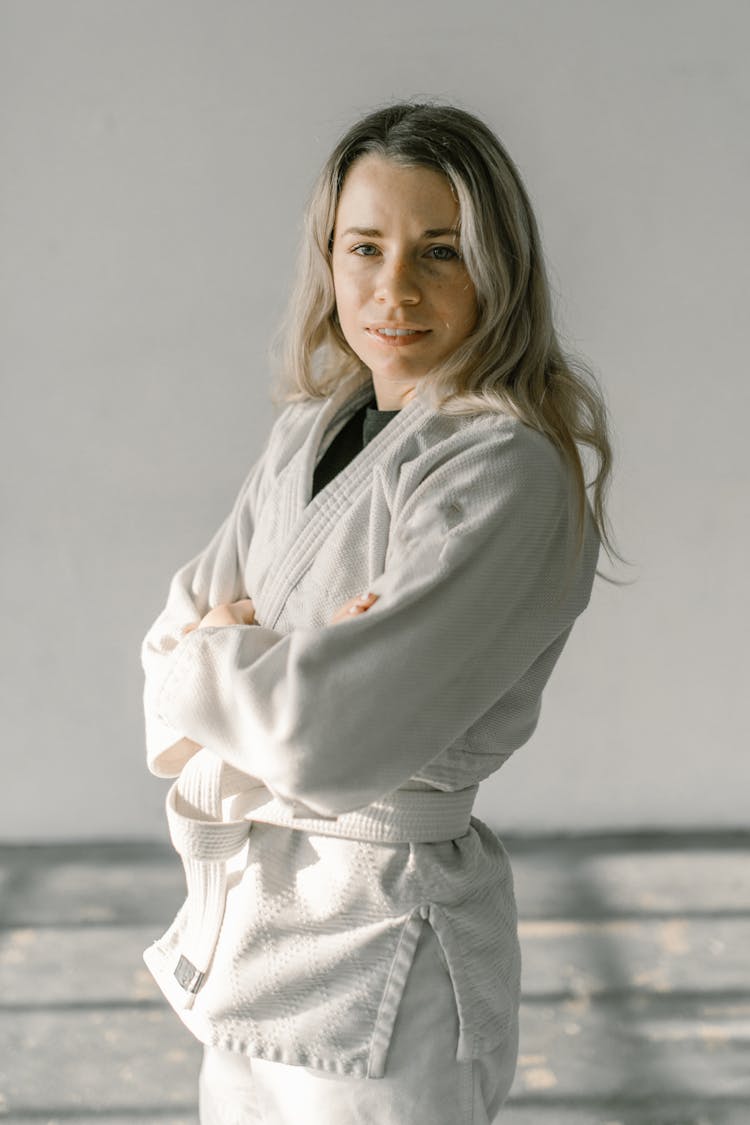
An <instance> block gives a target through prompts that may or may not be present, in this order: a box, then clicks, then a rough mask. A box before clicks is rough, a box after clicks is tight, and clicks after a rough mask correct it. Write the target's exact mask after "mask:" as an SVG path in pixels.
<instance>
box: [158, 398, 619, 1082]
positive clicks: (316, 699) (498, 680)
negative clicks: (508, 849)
mask: <svg viewBox="0 0 750 1125" xmlns="http://www.w3.org/2000/svg"><path fill="white" fill-rule="evenodd" d="M371 398H372V385H371V382H370V381H369V379H368V380H367V382H366V383H362V382H361V381H359V382H358V381H355V380H350V381H347V382H343V383H342V384H341V385H340V386H339V387H338V388H337V390H336V392H335V394H333V395H332V396H331V397H330V398H328V399H324V400H316V401H313V402H310V401H308V402H303V403H296V404H290V405H289V406H287V407H286V408H285V409H284V410H283V412H282V413H281V414H280V416H279V417H278V418H277V420H276V422H275V423H274V426H273V427H272V430H271V433H270V436H269V439H268V441H267V443H266V446H265V449H264V450H263V452H262V454H261V456H260V457H259V458H258V460H257V462H256V463H255V465H254V466H253V468H252V470H251V472H250V473H249V475H248V477H247V479H246V480H245V482H244V484H243V486H242V488H241V490H240V493H239V495H238V498H237V501H236V503H235V505H234V507H233V510H232V512H231V513H230V515H229V516H228V517H227V519H226V520H225V521H224V523H223V524H222V526H221V528H220V529H219V530H218V532H217V533H216V535H215V536H214V537H213V539H212V540H211V542H210V543H209V544H208V545H207V547H206V548H205V549H204V551H202V552H201V553H200V554H199V555H198V556H196V557H195V558H194V559H192V560H191V561H190V562H189V563H187V564H186V565H185V566H184V567H182V568H181V569H180V571H178V573H177V574H176V575H175V577H174V578H173V580H172V583H171V585H170V590H169V597H168V600H167V605H166V607H165V609H164V610H163V612H162V613H161V614H160V615H159V617H158V618H157V620H156V622H155V623H154V624H153V626H152V627H151V629H150V630H149V632H148V634H147V636H146V638H145V641H144V644H143V650H142V659H143V666H144V671H145V674H146V683H145V691H144V707H145V714H146V742H147V755H148V763H149V767H150V769H151V770H152V772H153V773H155V774H156V775H157V776H162V777H176V776H177V775H178V774H179V772H180V770H181V769H182V767H183V766H184V764H185V763H186V762H187V761H188V760H189V759H190V758H191V757H192V755H193V754H194V752H195V747H194V745H193V742H191V741H187V740H193V741H194V742H197V743H198V744H199V745H201V746H204V747H206V748H208V749H209V750H210V751H211V752H212V754H214V755H218V756H219V757H220V758H221V759H222V760H223V761H224V762H226V763H228V764H229V765H231V766H232V767H234V768H235V769H236V770H238V771H240V773H241V774H244V775H245V776H247V778H248V791H249V790H251V789H252V788H253V786H257V785H258V783H259V782H261V783H262V784H263V785H265V786H266V787H267V788H268V790H269V791H270V793H271V794H272V795H273V796H274V797H276V798H277V799H278V800H279V801H281V802H286V803H287V804H288V806H289V807H290V808H291V809H293V810H294V811H295V812H296V813H297V815H298V816H304V817H321V818H328V819H330V818H333V817H337V816H340V815H342V814H350V816H351V818H352V821H353V822H355V823H356V815H357V810H360V809H364V808H365V807H366V806H368V805H369V804H371V803H372V802H376V801H378V800H379V799H380V798H383V797H385V796H386V795H388V794H389V793H392V792H393V791H395V790H397V789H407V790H408V789H409V788H412V789H422V790H428V789H438V790H444V791H457V790H461V789H465V788H467V787H470V786H474V785H476V784H477V783H478V782H479V781H481V780H482V779H483V778H485V777H487V776H489V774H491V773H492V772H494V771H495V770H496V769H498V768H499V767H500V766H501V765H502V763H503V762H504V761H505V760H506V759H507V758H508V757H509V755H510V754H511V753H512V752H513V751H514V750H515V749H516V748H517V747H519V746H520V745H522V744H523V743H524V742H525V741H526V740H527V739H528V738H529V736H530V735H531V733H532V732H533V730H534V727H535V726H536V723H537V720H538V716H539V708H540V700H541V693H542V690H543V688H544V685H545V683H546V682H547V679H548V677H549V675H550V673H551V671H552V668H553V666H554V664H555V662H556V660H557V658H558V656H559V655H560V652H561V650H562V648H563V645H564V644H565V641H566V639H567V637H568V635H569V632H570V628H571V627H572V624H573V622H574V620H575V618H576V617H577V615H578V614H579V613H580V612H581V611H582V610H583V609H584V608H585V606H586V604H587V603H588V599H589V596H590V590H591V585H592V582H593V577H594V570H595V565H596V558H597V553H598V539H597V536H596V531H595V528H594V526H593V521H592V519H591V515H590V512H589V511H588V510H587V524H586V530H585V538H584V546H583V550H582V553H581V554H580V555H579V556H575V553H574V547H575V527H574V520H573V512H574V510H575V500H574V490H573V486H572V482H571V480H570V478H569V474H568V472H567V470H566V468H565V466H564V463H563V461H562V458H561V457H560V455H559V454H558V453H557V451H556V450H555V449H554V448H553V446H552V445H551V443H550V442H549V441H548V440H547V439H546V438H544V437H543V436H542V435H540V434H538V433H536V432H535V431H533V430H531V429H530V428H528V427H526V426H524V425H523V424H522V423H520V422H519V421H518V420H516V419H513V418H511V417H509V416H498V415H487V414H477V415H471V416H465V415H464V416H445V415H440V414H438V413H437V412H436V411H434V410H433V409H431V407H430V406H429V405H428V403H427V402H426V401H425V400H424V399H423V398H421V397H420V396H419V395H416V396H415V397H414V398H412V399H411V400H410V401H409V402H408V403H407V404H406V405H405V406H404V407H403V408H402V409H401V410H400V411H399V412H398V413H397V415H396V416H395V417H394V418H392V419H391V420H390V421H389V422H388V424H387V425H386V426H385V427H384V428H383V429H382V430H380V432H378V433H377V434H376V435H375V436H374V437H373V438H372V440H371V441H370V442H369V443H368V444H367V445H366V446H365V447H364V448H363V449H362V450H361V451H360V452H359V453H358V454H357V455H356V456H355V457H354V458H353V460H352V461H351V462H350V463H349V464H348V465H346V466H345V467H344V468H343V469H341V471H339V472H338V473H337V475H336V476H335V477H333V479H332V480H330V482H329V483H328V484H327V485H326V486H325V487H324V488H323V489H322V490H321V491H320V492H319V493H318V494H317V495H316V496H315V497H314V498H311V492H312V481H313V474H314V469H315V466H316V464H317V463H318V462H319V461H320V459H321V457H322V456H324V454H325V451H326V449H327V448H328V447H329V445H330V443H331V441H332V440H333V438H334V436H335V434H336V433H337V432H338V431H339V430H340V429H341V427H342V426H344V425H345V424H346V423H347V421H348V420H349V419H350V418H351V416H352V414H353V413H354V412H355V411H357V410H359V409H360V408H361V407H362V405H363V404H364V403H365V402H367V401H368V400H370V399H371ZM367 590H371V591H373V592H374V593H377V594H378V595H379V598H378V601H376V602H375V604H374V606H373V607H372V608H371V609H370V610H368V612H367V613H365V614H362V615H359V616H357V617H353V618H352V619H351V620H347V621H344V622H341V623H339V624H337V625H330V618H331V616H332V614H333V613H334V611H335V610H336V609H338V608H339V606H340V605H341V604H342V603H343V602H344V601H346V600H347V599H348V598H350V597H353V596H354V595H356V594H360V593H364V592H366V591H367ZM247 596H251V597H252V598H253V602H254V605H255V611H256V621H257V622H258V624H256V625H254V626H230V627H228V628H205V629H199V630H195V631H193V632H191V633H190V634H188V635H187V636H186V637H184V638H182V636H181V629H182V626H184V625H185V624H187V623H189V622H194V621H196V620H198V619H199V618H200V617H201V616H203V614H205V613H206V612H207V610H208V609H209V608H210V607H211V606H213V605H216V604H219V603H221V602H230V601H234V600H237V599H239V598H242V597H247ZM241 806H242V794H241V793H240V794H238V795H237V796H236V797H234V798H233V808H232V816H235V817H236V816H237V815H238V814H239V815H242V813H241ZM354 834H356V833H354ZM230 868H231V870H230V873H229V879H228V887H229V889H228V893H227V896H226V903H227V905H226V913H225V917H224V924H223V927H222V929H221V933H220V935H219V940H218V944H217V946H216V952H215V955H214V960H213V963H212V965H211V969H210V972H209V973H208V975H207V978H206V980H205V982H204V984H203V986H202V988H201V990H200V991H199V992H198V993H197V996H196V998H195V1002H194V1004H193V1006H192V1008H190V1009H189V1010H182V1009H181V1008H180V1003H179V999H178V997H177V991H178V990H179V985H178V984H177V983H176V981H175V978H174V975H173V974H174V969H175V965H176V963H177V961H178V960H179V957H180V948H181V939H182V937H183V932H184V928H185V924H186V916H185V912H184V908H183V911H181V912H180V914H178V916H177V918H176V919H175V922H174V923H173V925H172V926H171V927H170V929H169V930H168V931H167V933H166V934H165V935H164V937H163V938H162V939H160V940H159V941H158V942H156V943H155V944H154V945H153V946H152V947H151V948H150V949H149V950H148V951H147V953H146V955H145V956H146V959H147V963H148V964H149V967H150V968H151V970H152V972H153V973H154V975H155V976H156V979H157V980H158V982H159V983H160V985H161V987H162V988H163V990H164V992H165V994H166V995H167V996H168V997H169V998H170V1000H171V1001H172V1002H173V1003H174V1006H175V1008H176V1010H178V1011H179V1014H180V1016H181V1018H182V1019H183V1020H184V1022H185V1023H186V1024H187V1026H188V1027H190V1028H191V1030H192V1031H193V1032H194V1033H195V1034H196V1035H197V1036H198V1038H199V1039H201V1041H202V1042H204V1043H206V1044H212V1045H217V1046H224V1047H228V1048H229V1049H231V1050H235V1051H240V1052H243V1053H246V1054H248V1055H251V1056H256V1057H261V1058H266V1059H271V1060H273V1059H276V1060H280V1061H283V1062H289V1063H292V1064H297V1065H303V1066H312V1067H317V1068H320V1069H323V1070H329V1071H337V1072H340V1073H344V1074H353V1075H359V1076H363V1077H364V1076H369V1077H379V1076H382V1074H383V1073H384V1067H385V1060H386V1057H387V1050H388V1043H389V1040H390V1033H391V1030H392V1027H393V1021H394V1019H395V1016H396V1013H397V1010H398V1003H399V1000H400V996H401V993H402V990H403V987H404V983H405V980H406V975H407V973H408V968H409V965H410V963H411V958H412V956H413V953H414V948H415V946H416V941H417V938H418V935H419V931H420V928H421V925H422V922H423V920H425V919H427V920H428V921H429V922H430V924H431V925H432V927H433V929H434V931H435V933H436V934H437V937H438V940H439V941H440V944H441V946H442V949H443V953H444V955H445V958H446V962H447V965H448V968H449V971H450V975H451V980H452V983H453V987H454V991H455V997H456V1004H457V1011H458V1016H459V1039H458V1053H457V1057H458V1058H462V1059H468V1058H475V1057H478V1056H479V1055H482V1054H484V1053H486V1052H487V1051H489V1050H492V1048H493V1047H495V1046H497V1044H499V1043H501V1042H502V1041H503V1040H504V1038H506V1037H507V1034H508V1031H509V1028H510V1027H512V1026H513V1023H514V1020H515V1018H516V1012H517V1006H518V987H519V966H520V961H519V951H518V941H517V934H516V914H515V904H514V898H513V888H512V876H511V872H510V867H509V864H508V860H507V855H506V853H505V851H504V849H503V848H502V845H501V844H500V843H499V842H498V840H497V838H496V837H495V836H494V834H493V833H491V832H490V831H489V830H488V829H487V828H486V827H485V826H484V825H482V824H481V822H479V821H478V820H476V819H473V820H472V822H471V827H470V829H469V831H468V832H466V833H465V834H464V835H462V836H460V837H458V838H456V839H454V840H447V841H444V842H440V843H431V844H418V843H405V844H393V845H390V844H377V843H373V842H371V841H368V840H359V839H347V838H337V837H333V836H330V835H322V834H320V835H319V834H316V833H315V832H313V831H310V830H305V831H300V830H298V829H295V828H286V827H282V826H279V825H268V824H254V825H253V826H252V830H251V831H250V835H249V842H248V846H247V847H246V848H245V849H244V851H243V852H242V853H240V854H239V855H238V856H236V857H235V858H234V859H233V860H232V861H231V863H230Z"/></svg>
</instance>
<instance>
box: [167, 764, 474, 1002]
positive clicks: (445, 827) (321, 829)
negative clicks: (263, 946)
mask: <svg viewBox="0 0 750 1125" xmlns="http://www.w3.org/2000/svg"><path fill="white" fill-rule="evenodd" d="M249 781H252V779H249V778H248V777H247V775H246V774H243V773H241V772H240V771H239V770H236V769H234V767H232V766H229V765H227V764H226V763H224V762H222V760H221V759H220V758H219V757H217V755H215V754H214V753H212V752H211V751H210V750H208V749H203V750H200V751H199V752H198V753H197V754H196V755H195V756H194V757H193V758H191V760H190V761H189V762H188V763H187V765H186V766H185V767H184V769H183V770H182V773H181V774H180V776H179V778H178V779H177V781H176V782H175V783H174V784H173V785H172V786H171V788H170V790H169V792H168V794H167V801H166V808H167V822H168V824H169V834H170V836H171V838H172V843H173V845H174V847H175V849H176V850H177V851H178V852H179V854H180V856H181V857H182V863H183V866H184V868H185V880H186V882H187V921H186V925H185V929H184V932H183V935H182V943H181V953H180V957H179V960H178V962H177V965H176V967H175V970H174V975H175V978H176V979H177V981H178V982H179V984H180V985H181V986H182V989H183V995H184V1002H183V1006H184V1007H186V1008H190V1007H192V1005H193V1002H194V1000H195V995H196V993H197V992H198V990H199V989H200V987H201V985H202V984H203V983H204V981H205V979H206V975H207V974H208V971H209V969H210V967H211V961H212V959H213V955H214V950H215V948H216V942H217V940H218V937H219V931H220V929H221V924H222V921H223V918H224V909H225V906H226V890H227V874H226V861H227V860H228V859H230V858H231V857H232V856H233V855H236V854H237V852H239V851H241V850H242V848H243V847H244V846H245V844H246V842H247V838H248V834H249V832H250V829H251V827H252V822H253V821H260V822H262V823H264V824H276V825H280V826H281V827H286V828H295V829H298V830H300V831H303V832H314V833H317V834H318V835H323V836H339V837H343V838H345V839H348V840H368V841H371V842H373V843H378V844H403V843H415V844H416V843H422V844H432V843H437V842H439V841H441V840H453V839H455V838H456V837H458V836H463V835H465V834H466V832H468V830H469V826H470V820H471V810H472V806H473V804H474V798H475V796H476V793H477V789H478V786H476V785H473V786H469V787H468V788H467V789H461V790H459V791H458V792H455V793H443V792H441V791H439V790H437V789H433V790H411V789H399V790H396V792H394V793H391V794H390V795H389V796H388V797H384V798H382V799H381V800H378V801H374V802H373V803H372V804H370V805H367V806H366V807H365V808H363V809H358V810H357V811H356V812H351V813H344V814H343V815H341V816H337V817H320V818H319V817H315V816H312V817H307V816H298V815H296V813H295V811H294V810H293V809H292V808H290V807H289V805H288V804H286V803H285V802H283V801H280V800H278V799H277V798H275V797H274V796H273V794H272V793H270V791H269V790H268V789H267V788H266V787H265V786H264V785H262V784H258V783H257V782H256V783H255V785H254V787H253V788H252V789H250V790H248V788H247V786H248V782H249ZM239 793H242V798H243V804H245V805H246V806H247V807H246V811H245V813H244V816H243V818H242V819H241V820H228V821H226V820H222V802H223V800H224V798H225V797H228V796H232V795H235V794H239Z"/></svg>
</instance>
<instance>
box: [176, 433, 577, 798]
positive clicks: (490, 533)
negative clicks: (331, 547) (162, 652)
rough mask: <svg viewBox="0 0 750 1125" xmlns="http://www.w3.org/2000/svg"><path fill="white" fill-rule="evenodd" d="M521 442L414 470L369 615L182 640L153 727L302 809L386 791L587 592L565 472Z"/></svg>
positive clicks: (492, 698)
mask: <svg viewBox="0 0 750 1125" xmlns="http://www.w3.org/2000/svg"><path fill="white" fill-rule="evenodd" d="M529 433H531V431H529ZM532 438H533V440H531V439H524V440H522V441H518V440H515V439H513V438H511V439H509V440H507V441H505V440H497V439H496V440H495V441H494V442H489V443H485V444H484V445H483V444H477V446H476V447H474V448H471V449H468V450H466V451H464V454H463V455H459V456H456V457H454V458H452V459H450V460H449V461H447V462H446V463H444V464H443V465H441V466H440V467H439V468H438V469H436V470H435V471H433V472H432V473H431V474H430V475H429V476H428V477H427V478H426V479H425V481H424V482H423V483H422V484H421V485H420V486H419V487H418V488H417V489H416V491H415V492H414V493H413V495H412V496H411V497H410V498H409V501H407V503H406V504H405V506H404V509H403V511H402V513H401V516H400V517H399V519H398V520H397V522H396V525H395V527H393V528H392V532H391V542H390V544H389V553H388V557H387V560H386V567H385V571H384V573H383V574H382V575H381V576H380V578H378V579H377V580H376V582H375V583H374V584H373V585H371V586H370V589H372V590H373V592H375V593H377V594H379V600H378V601H377V602H375V604H374V606H373V607H372V608H371V609H370V610H369V611H368V612H366V613H364V614H361V615H359V616H356V617H353V618H352V619H351V620H349V621H344V622H340V623H337V624H335V625H327V626H324V627H322V628H299V629H293V630H292V631H291V632H289V633H287V634H286V635H284V636H283V637H282V636H280V635H279V634H277V633H274V632H273V631H272V630H268V629H265V628H264V627H262V626H243V625H238V626H229V627H226V628H205V629H199V630H195V631H194V632H192V633H191V634H189V636H188V637H186V638H185V640H184V642H183V643H182V644H181V645H180V648H179V650H178V652H177V654H176V658H175V660H174V662H173V664H172V667H171V669H170V674H169V676H168V678H167V680H166V683H165V684H164V686H163V688H162V691H161V695H160V698H159V702H158V711H159V714H160V716H161V718H162V720H163V721H164V722H166V723H168V724H171V725H173V726H174V727H176V728H180V729H182V730H184V731H185V732H186V733H187V734H188V735H189V736H190V737H191V738H193V739H195V740H197V741H198V742H201V743H203V744H205V745H207V746H209V747H210V748H211V750H213V751H214V752H215V753H217V754H219V755H220V756H221V757H222V758H223V759H224V760H225V761H227V762H229V763H230V764H232V765H234V766H235V767H237V768H238V769H240V770H242V771H243V772H245V773H248V774H251V775H253V776H255V777H258V778H260V779H262V780H263V782H264V783H265V784H266V785H267V786H268V788H269V789H270V790H271V791H272V792H273V793H274V794H275V795H276V796H278V797H280V798H281V799H283V800H287V801H289V802H293V803H297V802H301V803H302V804H303V805H304V806H305V807H306V808H308V809H311V810H313V812H315V813H316V814H318V815H322V816H336V815H339V814H340V813H344V812H348V811H351V810H354V809H357V808H360V807H362V806H364V805H366V804H369V803H370V802H371V801H373V800H375V799H377V798H379V797H381V796H383V795H385V794H386V793H389V792H391V791H393V790H394V789H396V788H398V787H399V786H400V785H402V784H403V783H404V782H405V781H407V780H408V779H409V778H410V777H412V776H413V774H414V773H415V772H417V771H418V770H419V769H420V768H422V767H424V766H425V765H426V764H427V763H428V762H430V761H431V760H432V759H433V758H435V757H437V756H438V755H439V754H440V753H442V751H443V750H444V749H446V748H447V747H448V746H450V745H451V744H452V743H453V742H454V741H455V739H456V738H457V737H458V736H459V735H460V734H461V733H462V732H464V731H465V730H467V729H468V728H469V727H470V726H471V725H472V724H473V723H474V722H476V721H477V720H478V719H479V718H480V717H481V716H482V715H483V714H484V713H485V712H486V711H487V710H488V709H489V708H490V707H492V706H493V705H495V704H496V703H497V701H498V700H499V699H501V698H502V696H503V695H504V694H505V693H506V692H508V691H509V690H510V689H511V688H512V687H513V685H514V684H516V683H517V682H518V680H519V679H520V677H521V676H523V675H524V673H526V671H527V670H528V669H530V668H531V666H532V665H533V664H534V662H535V661H536V660H537V659H538V657H539V656H540V655H541V654H542V653H543V652H544V651H545V649H547V647H548V646H549V645H551V644H553V643H554V642H555V640H556V639H557V638H558V637H559V636H560V635H561V634H562V633H563V631H564V630H566V629H568V628H569V627H570V625H571V623H572V621H573V620H574V618H575V617H576V616H577V615H578V614H579V613H580V612H581V611H582V609H583V608H584V606H585V605H586V603H587V601H588V598H589V594H590V589H591V583H592V580H593V572H594V567H595V557H596V552H597V550H598V543H596V542H595V532H593V531H592V528H591V522H590V520H589V523H588V525H587V526H588V531H587V540H586V543H587V545H586V547H585V549H584V551H583V553H582V554H580V555H578V556H575V540H576V536H575V528H574V526H573V524H574V520H573V516H572V512H573V511H574V508H575V504H574V497H573V493H572V489H571V484H570V479H569V474H568V472H567V470H566V469H565V467H564V464H563V462H562V458H561V457H560V456H559V454H558V453H557V451H556V450H555V449H554V448H553V447H552V446H551V444H550V443H549V442H548V441H547V439H545V438H543V437H542V436H541V435H536V434H532ZM587 516H588V509H587ZM363 592H364V591H363Z"/></svg>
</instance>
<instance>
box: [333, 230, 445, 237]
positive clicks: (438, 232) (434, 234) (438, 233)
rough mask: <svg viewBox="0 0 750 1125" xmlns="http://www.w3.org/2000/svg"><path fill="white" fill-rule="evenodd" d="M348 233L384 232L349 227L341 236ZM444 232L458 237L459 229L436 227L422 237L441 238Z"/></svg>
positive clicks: (368, 234)
mask: <svg viewBox="0 0 750 1125" xmlns="http://www.w3.org/2000/svg"><path fill="white" fill-rule="evenodd" d="M347 234H358V235H361V236H362V237H363V238H382V237H383V232H382V231H380V230H376V229H375V227H347V229H346V230H345V231H342V232H341V235H340V237H341V238H343V237H344V236H345V235H347ZM444 234H454V235H455V236H456V237H458V234H459V232H458V229H457V228H456V227H434V228H432V229H430V230H426V231H424V232H423V234H422V238H440V237H442V235H444Z"/></svg>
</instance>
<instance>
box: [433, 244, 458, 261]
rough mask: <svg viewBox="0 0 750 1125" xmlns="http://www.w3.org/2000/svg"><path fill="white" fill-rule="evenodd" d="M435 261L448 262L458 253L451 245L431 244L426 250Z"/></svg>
mask: <svg viewBox="0 0 750 1125" xmlns="http://www.w3.org/2000/svg"><path fill="white" fill-rule="evenodd" d="M427 253H428V254H429V255H431V256H432V257H433V258H434V259H435V261H436V262H450V261H452V260H453V259H454V258H457V257H458V254H457V253H456V251H455V250H454V249H453V247H452V246H442V245H441V246H431V247H430V249H429V250H428V251H427Z"/></svg>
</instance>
